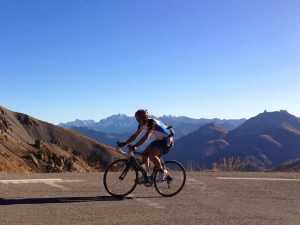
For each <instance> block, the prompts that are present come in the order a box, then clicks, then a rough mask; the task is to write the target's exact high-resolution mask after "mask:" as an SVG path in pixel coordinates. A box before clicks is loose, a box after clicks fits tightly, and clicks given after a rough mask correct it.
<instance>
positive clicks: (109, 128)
mask: <svg viewBox="0 0 300 225" xmlns="http://www.w3.org/2000/svg"><path fill="white" fill-rule="evenodd" d="M155 118H156V117H155ZM158 119H159V120H161V121H162V122H164V123H166V124H168V125H172V126H174V128H175V130H176V138H181V137H183V136H185V135H187V134H189V133H191V132H193V131H195V130H197V129H198V128H199V127H201V126H203V125H205V124H208V123H215V124H217V125H221V126H223V127H225V128H226V129H228V130H232V129H234V128H236V127H238V126H239V125H241V124H242V123H243V122H245V121H246V119H237V120H233V119H232V120H225V119H203V118H202V119H194V118H189V117H185V116H162V117H158ZM59 126H62V127H65V128H71V129H72V128H77V129H75V130H77V131H79V132H80V129H82V131H83V133H84V131H86V130H85V129H84V128H87V129H89V130H94V131H100V132H102V133H107V134H110V133H113V134H118V135H120V134H121V135H123V134H129V133H132V132H134V131H135V130H136V128H137V122H136V120H135V119H134V117H130V116H127V115H125V114H117V115H112V116H110V117H107V118H105V119H102V120H100V121H99V122H95V121H92V120H75V121H72V122H67V123H60V124H59Z"/></svg>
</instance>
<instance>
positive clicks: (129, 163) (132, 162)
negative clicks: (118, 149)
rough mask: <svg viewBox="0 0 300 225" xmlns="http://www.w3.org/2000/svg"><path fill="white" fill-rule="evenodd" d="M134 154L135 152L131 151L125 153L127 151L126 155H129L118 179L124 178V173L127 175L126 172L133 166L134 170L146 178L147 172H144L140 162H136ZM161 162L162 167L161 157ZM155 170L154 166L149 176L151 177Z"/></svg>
mask: <svg viewBox="0 0 300 225" xmlns="http://www.w3.org/2000/svg"><path fill="white" fill-rule="evenodd" d="M135 154H136V153H134V152H131V153H130V154H127V153H126V155H128V156H129V159H128V161H127V165H126V168H125V169H124V171H123V172H122V174H121V175H120V177H119V179H121V180H124V179H125V177H126V175H127V173H128V171H129V170H130V168H133V169H134V170H136V171H138V172H139V171H140V172H141V173H142V175H143V177H144V178H145V179H147V178H148V177H147V172H146V171H145V169H144V168H143V167H142V165H143V164H140V163H139V162H138V159H137V158H136V156H135ZM161 163H162V166H163V167H164V161H163V159H161ZM156 170H157V168H156V167H154V169H153V171H152V174H151V177H153V175H154V173H155V172H156Z"/></svg>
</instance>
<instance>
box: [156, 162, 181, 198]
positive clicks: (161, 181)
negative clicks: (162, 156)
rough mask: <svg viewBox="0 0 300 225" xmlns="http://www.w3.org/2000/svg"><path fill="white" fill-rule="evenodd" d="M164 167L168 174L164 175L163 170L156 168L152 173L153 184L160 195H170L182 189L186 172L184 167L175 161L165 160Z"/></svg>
mask: <svg viewBox="0 0 300 225" xmlns="http://www.w3.org/2000/svg"><path fill="white" fill-rule="evenodd" d="M164 167H165V169H167V171H168V176H166V177H164V175H163V172H162V171H159V170H157V171H156V172H155V175H154V186H155V189H156V191H157V192H158V193H159V194H160V195H162V196H164V197H172V196H175V195H177V194H178V193H179V192H180V191H181V190H182V189H183V187H184V185H185V181H186V172H185V169H184V167H183V166H182V165H181V164H180V163H178V162H177V161H166V162H165V163H164Z"/></svg>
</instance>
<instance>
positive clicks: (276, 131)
mask: <svg viewBox="0 0 300 225" xmlns="http://www.w3.org/2000/svg"><path fill="white" fill-rule="evenodd" d="M217 129H220V128H217V126H216V125H209V126H204V127H202V128H200V129H199V130H197V131H195V132H193V133H191V134H189V135H187V136H186V137H183V138H181V139H180V140H178V141H177V144H176V147H175V149H174V152H172V153H171V154H170V157H175V158H176V159H178V160H180V159H182V160H183V161H184V163H185V164H186V165H188V164H190V165H194V167H200V168H213V167H217V168H219V169H222V170H224V169H236V170H270V169H275V168H277V167H279V166H280V165H281V164H283V163H285V162H286V161H289V160H294V159H297V158H300V119H299V118H297V117H295V116H294V115H292V114H290V113H288V112H287V111H284V110H282V111H277V112H264V113H261V114H259V115H257V116H255V117H253V118H251V119H249V120H247V121H246V122H244V123H243V124H242V125H241V126H239V127H237V128H236V129H234V130H231V131H228V132H227V133H226V132H219V133H217V132H215V133H214V134H215V135H207V134H208V133H212V131H216V130H217ZM211 143H214V145H211ZM209 144H210V145H209ZM212 153H214V154H212Z"/></svg>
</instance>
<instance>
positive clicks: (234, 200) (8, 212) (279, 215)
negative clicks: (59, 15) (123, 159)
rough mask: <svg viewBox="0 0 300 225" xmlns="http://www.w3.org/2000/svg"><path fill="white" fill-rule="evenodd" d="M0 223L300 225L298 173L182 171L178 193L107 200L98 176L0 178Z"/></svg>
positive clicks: (141, 191)
mask: <svg viewBox="0 0 300 225" xmlns="http://www.w3.org/2000/svg"><path fill="white" fill-rule="evenodd" d="M0 224H1V225H2V224H7V225H15V224H26V225H29V224H30V225H38V224H39V225H42V224H43V225H50V224H51V225H56V224H57V225H91V224H95V225H96V224H97V225H99V224H115V225H124V224H128V225H129V224H130V225H133V224H136V225H142V224H145V225H146V224H147V225H148V224H149V225H150V224H151V225H153V224H166V225H167V224H168V225H169V224H172V225H173V224H180V225H183V224H197V225H200V224H203V225H210V224H211V225H217V224H220V225H221V224H222V225H223V224H225V225H227V224H228V225H229V224H238V225H239V224H243V225H248V224H249V225H250V224H251V225H252V224H253V225H256V224H257V225H262V224H265V225H269V224H270V225H271V224H272V225H277V224H278V225H289V224H291V225H294V224H295V225H296V224H300V174H294V173H196V172H193V173H188V182H187V185H186V187H185V189H184V190H183V191H182V193H181V194H179V195H178V196H176V197H174V198H168V199H166V198H162V197H160V196H159V195H158V194H157V193H156V192H155V191H154V190H153V189H152V188H145V187H142V186H140V187H138V188H137V190H136V191H135V192H134V194H133V195H132V197H131V198H128V199H125V200H121V201H120V200H116V199H113V198H111V197H109V196H108V195H107V194H106V193H105V190H104V187H103V185H102V174H96V173H92V174H35V175H28V176H26V175H18V174H10V175H7V174H0Z"/></svg>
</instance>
